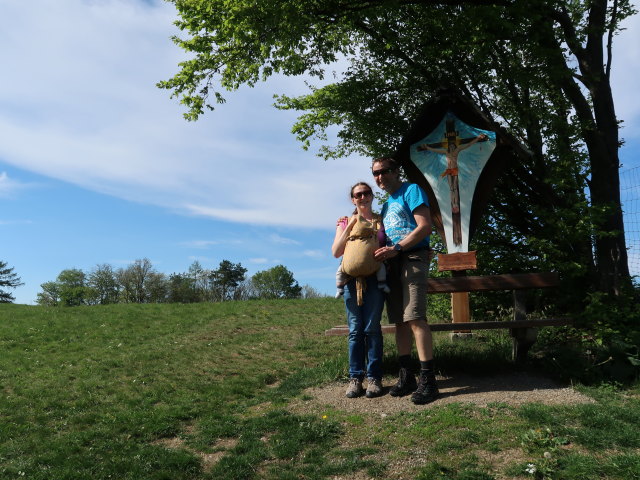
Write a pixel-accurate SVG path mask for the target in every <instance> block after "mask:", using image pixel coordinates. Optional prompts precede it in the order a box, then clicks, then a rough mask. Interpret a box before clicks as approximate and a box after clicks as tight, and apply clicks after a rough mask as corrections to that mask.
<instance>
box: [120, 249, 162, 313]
mask: <svg viewBox="0 0 640 480" xmlns="http://www.w3.org/2000/svg"><path fill="white" fill-rule="evenodd" d="M158 275H159V273H158V272H156V270H155V269H154V268H153V265H152V264H151V261H150V260H149V259H148V258H143V259H138V260H136V261H135V262H133V263H132V264H131V265H129V266H128V267H127V268H126V269H122V268H121V269H119V270H118V271H117V272H116V280H117V281H118V284H119V285H120V297H121V301H122V302H124V303H148V302H156V301H157V295H158V294H159V291H158V290H157V289H158V282H159V278H158ZM163 288H164V287H163ZM164 292H165V295H166V290H164Z"/></svg>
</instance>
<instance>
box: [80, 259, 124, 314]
mask: <svg viewBox="0 0 640 480" xmlns="http://www.w3.org/2000/svg"><path fill="white" fill-rule="evenodd" d="M87 286H88V287H90V288H91V289H92V290H93V294H94V296H95V300H94V301H93V302H92V303H98V304H100V305H107V304H110V303H118V294H119V288H118V282H117V281H116V273H115V272H114V270H113V267H112V266H111V265H109V264H106V263H104V264H102V265H96V266H95V268H94V269H93V270H92V271H91V272H90V273H89V275H88V276H87Z"/></svg>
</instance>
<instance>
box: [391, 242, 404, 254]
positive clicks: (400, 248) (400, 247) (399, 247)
mask: <svg viewBox="0 0 640 480" xmlns="http://www.w3.org/2000/svg"><path fill="white" fill-rule="evenodd" d="M393 249H394V250H395V251H396V252H401V251H402V245H400V244H399V243H396V244H395V245H394V246H393Z"/></svg>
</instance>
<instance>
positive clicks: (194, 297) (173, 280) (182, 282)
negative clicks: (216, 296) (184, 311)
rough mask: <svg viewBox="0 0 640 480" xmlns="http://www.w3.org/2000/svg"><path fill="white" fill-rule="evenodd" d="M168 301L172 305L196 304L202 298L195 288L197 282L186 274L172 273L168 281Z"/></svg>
mask: <svg viewBox="0 0 640 480" xmlns="http://www.w3.org/2000/svg"><path fill="white" fill-rule="evenodd" d="M167 283H168V289H169V291H168V294H167V300H168V301H169V302H170V303H195V302H199V301H200V297H199V295H198V292H197V291H196V288H195V280H194V279H193V278H192V277H191V276H189V275H188V274H184V273H172V274H171V275H169V280H168V282H167Z"/></svg>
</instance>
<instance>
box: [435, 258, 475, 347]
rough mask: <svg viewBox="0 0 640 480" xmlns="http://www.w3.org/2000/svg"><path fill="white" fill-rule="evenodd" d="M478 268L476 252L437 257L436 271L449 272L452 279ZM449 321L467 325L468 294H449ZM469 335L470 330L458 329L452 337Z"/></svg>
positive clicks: (469, 316) (468, 310)
mask: <svg viewBox="0 0 640 480" xmlns="http://www.w3.org/2000/svg"><path fill="white" fill-rule="evenodd" d="M476 268H478V264H477V259H476V252H475V251H471V252H459V253H452V254H448V255H438V270H439V271H441V272H442V271H451V275H452V276H453V277H464V276H466V275H467V273H466V270H475V269H476ZM451 321H452V323H469V322H470V321H471V314H470V308H469V292H455V293H452V294H451ZM459 334H463V335H464V336H468V335H471V330H467V329H464V328H460V330H455V331H454V332H453V335H454V336H456V335H459Z"/></svg>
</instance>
